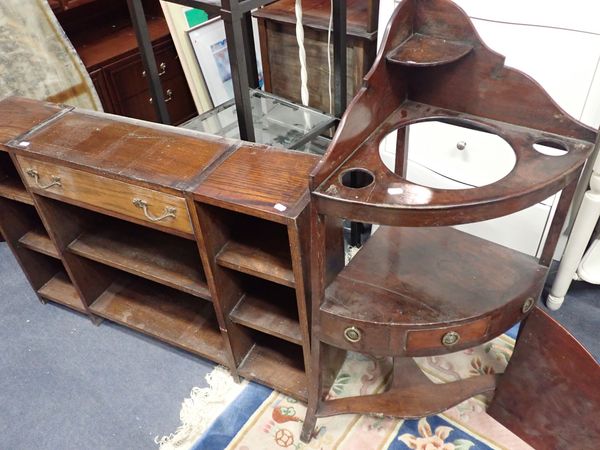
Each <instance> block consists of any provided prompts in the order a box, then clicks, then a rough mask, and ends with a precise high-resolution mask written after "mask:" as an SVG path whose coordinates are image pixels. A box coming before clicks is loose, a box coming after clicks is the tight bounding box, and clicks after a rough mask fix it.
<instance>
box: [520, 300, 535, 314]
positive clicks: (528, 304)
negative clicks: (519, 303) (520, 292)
mask: <svg viewBox="0 0 600 450" xmlns="http://www.w3.org/2000/svg"><path fill="white" fill-rule="evenodd" d="M533 305H535V300H534V299H533V297H529V298H528V299H527V300H525V303H523V307H522V308H521V312H522V313H523V314H527V313H528V312H529V311H531V309H532V308H533Z"/></svg>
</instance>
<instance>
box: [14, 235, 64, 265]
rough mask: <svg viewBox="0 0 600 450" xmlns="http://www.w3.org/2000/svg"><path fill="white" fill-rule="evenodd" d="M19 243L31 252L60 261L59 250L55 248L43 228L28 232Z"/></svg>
mask: <svg viewBox="0 0 600 450" xmlns="http://www.w3.org/2000/svg"><path fill="white" fill-rule="evenodd" d="M19 243H20V244H21V245H22V246H23V247H26V248H28V249H30V250H34V251H36V252H39V253H42V254H44V255H47V256H51V257H52V258H56V259H60V255H59V254H58V250H57V249H56V247H55V246H54V243H53V242H52V241H51V240H50V237H49V236H48V233H46V230H44V229H43V228H38V229H35V230H32V231H30V232H28V233H27V234H26V235H24V236H23V237H22V238H21V239H19Z"/></svg>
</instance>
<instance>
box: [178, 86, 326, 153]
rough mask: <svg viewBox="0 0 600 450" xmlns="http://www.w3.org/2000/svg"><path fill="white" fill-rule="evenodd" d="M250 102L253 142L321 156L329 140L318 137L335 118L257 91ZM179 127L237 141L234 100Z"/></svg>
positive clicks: (252, 92) (237, 132)
mask: <svg viewBox="0 0 600 450" xmlns="http://www.w3.org/2000/svg"><path fill="white" fill-rule="evenodd" d="M250 100H251V103H252V119H253V122H254V130H255V133H256V142H258V143H260V144H267V145H273V146H277V147H283V148H287V149H291V150H300V151H305V152H309V153H316V154H321V155H322V154H323V153H324V152H325V150H326V149H327V146H328V145H329V139H328V138H325V137H322V136H320V134H321V133H323V132H325V131H326V130H328V129H329V128H331V127H332V126H333V125H334V124H335V122H336V119H335V118H334V117H332V116H329V115H327V114H324V113H322V112H320V111H317V110H315V109H312V108H307V107H305V106H301V105H296V104H295V103H292V102H290V101H288V100H285V99H283V98H280V97H277V96H275V95H273V94H270V93H268V92H263V91H259V90H256V89H250ZM182 127H184V128H188V129H191V130H197V131H203V132H205V133H210V134H216V135H218V136H223V137H228V138H232V139H239V138H240V132H239V128H238V120H237V114H236V106H235V101H234V100H233V99H232V100H229V101H228V102H225V103H223V104H222V105H220V106H217V107H216V108H214V109H212V110H210V111H208V112H206V113H204V114H202V115H200V116H198V117H195V118H194V119H192V120H190V121H188V122H186V123H185V124H183V125H182Z"/></svg>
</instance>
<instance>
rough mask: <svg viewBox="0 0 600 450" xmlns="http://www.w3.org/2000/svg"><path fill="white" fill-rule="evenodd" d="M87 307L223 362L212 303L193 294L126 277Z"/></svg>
mask: <svg viewBox="0 0 600 450" xmlns="http://www.w3.org/2000/svg"><path fill="white" fill-rule="evenodd" d="M90 310H91V311H92V312H93V313H95V314H97V315H99V316H101V317H104V318H106V319H109V320H112V321H114V322H116V323H119V324H121V325H124V326H126V327H128V328H132V329H134V330H137V331H139V332H141V333H144V334H147V335H149V336H153V337H155V338H158V339H159V340H161V341H164V342H167V343H169V344H171V345H174V346H176V347H179V348H182V349H184V350H187V351H189V352H192V353H195V354H197V355H200V356H202V357H205V358H207V359H210V360H212V361H215V362H217V363H219V364H224V363H225V361H226V358H225V345H224V342H223V338H222V336H221V332H220V330H219V326H218V324H217V321H216V318H215V314H214V310H213V307H212V304H211V303H208V302H203V301H200V300H198V298H196V297H194V296H191V295H188V294H185V293H182V292H178V291H175V290H173V289H170V288H168V287H164V286H161V285H159V284H155V283H152V282H149V281H146V280H144V279H142V278H135V277H132V276H128V278H124V279H123V280H119V281H116V282H114V283H113V284H112V285H111V286H110V287H109V288H108V289H107V290H106V291H105V292H104V293H103V294H102V295H101V296H100V297H99V298H98V299H97V300H96V301H95V302H94V303H93V304H92V305H91V306H90Z"/></svg>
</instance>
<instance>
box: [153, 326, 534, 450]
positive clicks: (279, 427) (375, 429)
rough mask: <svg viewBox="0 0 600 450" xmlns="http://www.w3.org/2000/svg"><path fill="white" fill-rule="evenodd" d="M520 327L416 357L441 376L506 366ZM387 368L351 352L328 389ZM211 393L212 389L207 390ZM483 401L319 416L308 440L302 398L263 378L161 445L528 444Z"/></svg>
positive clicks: (365, 390) (382, 378) (266, 448)
mask: <svg viewBox="0 0 600 450" xmlns="http://www.w3.org/2000/svg"><path fill="white" fill-rule="evenodd" d="M516 330H517V329H516V328H514V329H512V330H510V331H509V332H508V333H507V334H505V335H502V336H500V337H498V338H496V339H494V340H492V341H490V342H488V343H486V344H483V345H481V346H479V347H476V348H474V349H469V350H464V351H461V352H456V353H453V354H450V355H445V356H439V357H438V356H436V357H426V358H415V360H416V362H417V364H418V365H419V367H421V369H422V370H423V372H425V374H427V376H428V377H429V378H431V380H432V381H434V382H436V383H446V382H450V381H454V380H458V379H464V378H468V377H472V376H476V375H479V374H489V373H501V372H503V371H504V369H505V367H506V364H507V362H508V359H509V357H510V355H511V354H512V351H513V347H514V337H515V335H516ZM390 369H391V362H390V361H389V359H386V358H384V359H380V360H372V359H369V358H367V357H365V356H363V355H360V354H356V353H350V354H349V355H348V358H347V360H346V362H345V363H344V365H343V366H342V370H340V373H339V376H338V378H337V380H336V382H335V384H334V386H333V387H332V389H331V392H330V394H329V395H330V397H332V398H333V397H344V396H349V395H358V394H369V393H374V392H378V391H381V390H382V389H383V387H384V385H385V383H386V380H387V378H388V376H389V374H390ZM220 384H221V387H219V388H218V390H222V389H223V386H224V384H223V381H221V382H220ZM213 391H214V389H213ZM207 392H210V390H209V391H207ZM213 394H214V392H213ZM207 395H208V397H210V396H211V395H212V394H210V393H209V394H206V395H205V397H206V396H207ZM212 396H214V395H212ZM216 397H218V395H217V396H216ZM189 401H190V400H189V399H188V402H189ZM486 401H487V399H486V398H485V397H484V396H478V397H474V398H472V399H469V400H467V401H465V402H463V403H461V404H459V405H457V406H455V407H453V408H450V409H449V410H447V411H445V412H443V413H441V414H438V415H435V416H430V417H427V418H423V419H420V420H398V419H391V418H377V417H373V416H360V415H342V416H335V417H329V418H324V419H320V420H318V422H317V432H316V437H314V438H313V439H312V441H311V442H310V443H309V444H304V443H302V442H300V439H299V436H300V430H301V428H302V420H303V418H304V413H305V411H306V407H305V405H304V404H303V403H301V402H298V401H297V400H294V399H293V398H290V397H288V396H286V395H283V394H281V393H278V392H275V391H273V390H271V389H269V388H266V387H264V386H261V385H259V384H256V383H247V385H246V386H245V387H243V389H242V390H241V392H240V393H239V394H238V395H237V396H236V397H235V399H234V400H233V401H231V402H230V403H229V404H228V405H227V406H222V407H219V408H218V409H219V412H217V413H215V414H214V416H213V417H212V418H210V419H207V417H206V415H205V414H204V415H203V420H202V421H201V422H202V423H203V425H202V428H205V430H204V432H203V434H202V435H201V436H200V437H199V438H198V439H197V440H195V441H194V440H191V441H190V439H189V437H190V436H191V435H193V434H194V431H193V430H190V429H188V430H186V433H185V434H186V435H187V436H181V435H180V436H179V437H178V438H176V439H173V436H171V437H170V438H166V439H165V438H163V441H162V442H163V445H162V446H161V449H167V448H192V449H197V450H205V449H206V450H207V449H210V450H216V449H232V450H233V449H235V450H271V449H272V450H280V449H284V448H285V449H294V450H296V449H320V450H330V449H331V450H333V449H337V450H353V449H360V450H370V449H390V450H392V449H393V450H396V449H416V450H469V449H470V450H476V449H490V448H491V449H510V450H520V449H531V447H530V446H528V445H527V444H526V443H524V442H523V441H522V440H521V439H519V438H518V437H517V436H515V435H514V434H513V433H511V432H510V431H509V430H507V429H506V428H505V427H503V426H502V425H500V424H499V423H498V422H496V421H495V420H494V419H492V418H491V417H490V416H488V415H487V414H486V412H485V408H486ZM209 404H210V401H209V402H208V403H205V404H204V406H203V407H204V408H205V409H210V406H209ZM188 406H190V404H188ZM199 406H201V405H200V403H199ZM182 419H183V416H182ZM209 423H210V425H208V426H206V425H207V424H209ZM188 425H189V424H188ZM190 426H191V428H194V426H193V425H190ZM188 431H191V434H188V433H187V432H188ZM196 433H197V430H196ZM186 437H187V439H186Z"/></svg>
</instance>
